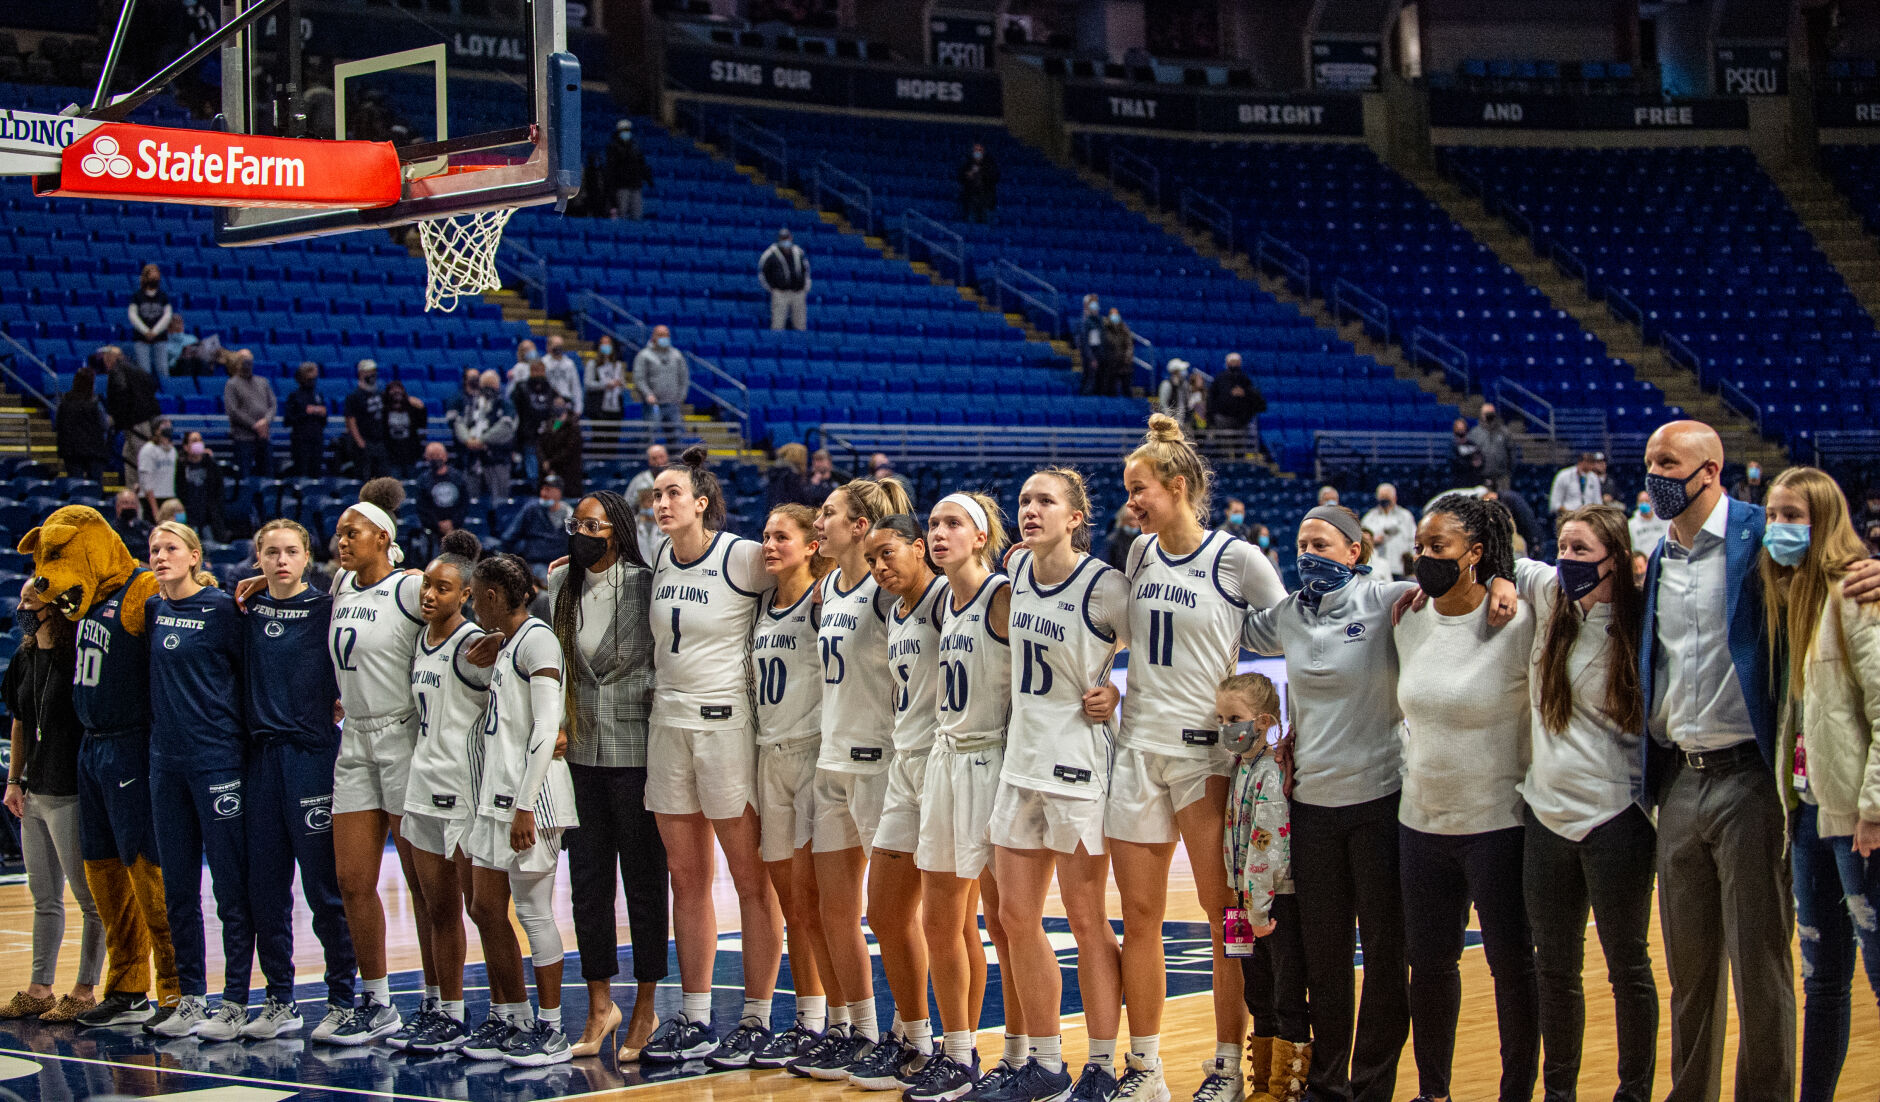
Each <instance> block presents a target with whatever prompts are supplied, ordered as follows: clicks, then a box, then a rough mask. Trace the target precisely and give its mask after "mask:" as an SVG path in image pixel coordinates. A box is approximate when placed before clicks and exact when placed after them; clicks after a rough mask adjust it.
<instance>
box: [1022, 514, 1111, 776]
mask: <svg viewBox="0 0 1880 1102" xmlns="http://www.w3.org/2000/svg"><path fill="white" fill-rule="evenodd" d="M1011 566H1012V624H1011V631H1010V633H1009V636H1008V637H1009V638H1010V640H1011V648H1012V718H1011V724H1010V726H1009V727H1008V728H1007V730H1006V736H1005V768H1004V770H1003V771H1002V772H1001V773H1000V777H1001V779H1003V780H1004V781H1005V782H1006V783H1007V784H1011V785H1016V786H1017V787H1019V788H1029V789H1033V790H1036V791H1039V792H1047V793H1051V794H1054V795H1060V796H1069V797H1072V798H1077V799H1096V798H1098V797H1100V796H1102V795H1103V793H1104V792H1105V790H1106V789H1107V788H1108V786H1109V780H1110V759H1111V753H1112V749H1113V742H1112V738H1111V734H1110V725H1109V724H1108V723H1107V722H1105V723H1092V722H1090V721H1089V720H1088V719H1086V718H1085V717H1084V710H1083V709H1084V703H1083V698H1084V692H1085V691H1086V690H1088V689H1092V688H1095V687H1097V686H1098V685H1101V684H1103V683H1104V682H1105V681H1107V680H1108V679H1109V676H1110V662H1111V659H1112V656H1113V655H1114V654H1115V652H1116V648H1117V647H1118V646H1119V645H1123V644H1124V643H1125V642H1126V641H1127V640H1126V639H1125V638H1124V637H1125V636H1126V635H1127V634H1128V615H1129V614H1128V602H1129V588H1128V586H1127V584H1126V583H1125V582H1124V580H1123V576H1122V575H1121V574H1120V573H1118V572H1117V571H1115V570H1112V569H1111V568H1109V567H1108V566H1105V565H1104V564H1103V563H1101V562H1098V561H1097V560H1096V559H1094V558H1092V557H1090V556H1089V555H1085V556H1084V557H1083V558H1082V559H1081V560H1079V561H1078V563H1077V566H1076V568H1075V569H1073V570H1072V571H1071V573H1070V576H1069V577H1067V578H1065V579H1064V580H1063V581H1061V582H1059V583H1057V584H1056V585H1052V586H1044V585H1041V584H1039V582H1038V580H1037V579H1036V578H1034V577H1033V576H1032V561H1031V553H1030V552H1028V551H1021V552H1019V553H1018V554H1017V555H1016V556H1014V557H1013V560H1012V563H1011Z"/></svg>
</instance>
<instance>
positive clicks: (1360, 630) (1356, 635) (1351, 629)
mask: <svg viewBox="0 0 1880 1102" xmlns="http://www.w3.org/2000/svg"><path fill="white" fill-rule="evenodd" d="M1345 638H1347V639H1362V638H1364V625H1363V624H1347V625H1345Z"/></svg>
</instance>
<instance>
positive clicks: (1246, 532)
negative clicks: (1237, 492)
mask: <svg viewBox="0 0 1880 1102" xmlns="http://www.w3.org/2000/svg"><path fill="white" fill-rule="evenodd" d="M1219 530H1220V531H1222V532H1226V533H1227V534H1228V535H1230V536H1232V537H1234V538H1235V539H1237V540H1244V539H1250V538H1251V537H1252V536H1253V529H1251V528H1249V527H1247V503H1246V502H1244V501H1242V500H1240V499H1239V498H1237V497H1230V498H1228V499H1227V507H1226V508H1224V509H1222V510H1221V526H1220V529H1219Z"/></svg>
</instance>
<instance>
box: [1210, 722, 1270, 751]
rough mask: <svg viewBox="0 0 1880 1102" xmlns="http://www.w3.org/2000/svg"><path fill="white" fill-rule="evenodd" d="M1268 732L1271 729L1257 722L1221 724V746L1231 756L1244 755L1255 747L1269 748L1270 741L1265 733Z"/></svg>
mask: <svg viewBox="0 0 1880 1102" xmlns="http://www.w3.org/2000/svg"><path fill="white" fill-rule="evenodd" d="M1270 730H1271V728H1269V727H1266V726H1264V725H1262V724H1261V723H1260V722H1259V721H1258V720H1251V719H1250V720H1247V721H1246V722H1244V723H1223V724H1221V746H1222V747H1223V748H1224V749H1226V750H1227V751H1228V752H1229V753H1233V754H1245V753H1247V752H1248V751H1250V750H1253V749H1254V748H1256V747H1260V746H1270V745H1272V740H1271V739H1269V738H1268V737H1267V732H1268V731H1270Z"/></svg>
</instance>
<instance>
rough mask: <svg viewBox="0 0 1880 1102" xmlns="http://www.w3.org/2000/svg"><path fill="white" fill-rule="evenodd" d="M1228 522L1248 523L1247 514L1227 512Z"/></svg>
mask: <svg viewBox="0 0 1880 1102" xmlns="http://www.w3.org/2000/svg"><path fill="white" fill-rule="evenodd" d="M1227 523H1229V524H1245V523H1247V514H1245V513H1229V514H1227Z"/></svg>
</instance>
